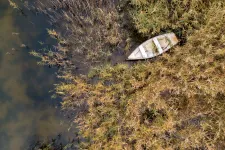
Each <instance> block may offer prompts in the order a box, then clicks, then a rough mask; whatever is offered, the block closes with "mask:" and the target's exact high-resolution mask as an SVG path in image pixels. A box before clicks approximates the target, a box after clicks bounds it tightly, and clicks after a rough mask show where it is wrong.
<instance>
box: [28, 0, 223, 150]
mask: <svg viewBox="0 0 225 150" xmlns="http://www.w3.org/2000/svg"><path fill="white" fill-rule="evenodd" d="M46 6H48V7H47V9H45V8H46ZM35 8H37V10H38V11H39V12H42V13H44V14H46V15H48V16H49V17H50V18H51V23H52V24H53V25H54V26H55V29H54V30H48V32H49V34H50V35H51V36H52V37H53V38H55V39H57V40H58V43H59V44H58V46H57V47H56V50H55V51H50V52H48V53H45V54H40V53H37V52H32V54H33V55H35V56H38V57H41V58H42V62H43V63H44V64H48V65H49V64H51V65H52V66H58V67H59V68H61V69H60V70H59V74H60V75H59V77H60V78H63V79H64V80H65V81H64V82H63V83H61V84H57V85H56V94H58V95H60V96H62V97H63V102H62V108H63V109H65V110H72V111H74V112H76V118H75V122H77V123H78V125H79V129H80V136H81V137H82V138H84V140H83V142H81V144H80V145H79V146H80V148H83V149H117V150H118V149H143V150H145V149H168V150H169V149H177V150H178V149H196V150H197V149H205V150H207V149H218V150H219V149H225V111H224V110H225V88H224V87H225V73H224V64H225V44H224V43H225V30H224V26H225V2H224V1H223V0H206V1H205V0H182V1H181V0H170V1H167V0H162V1H148V0H126V1H123V2H122V1H121V2H120V1H110V2H109V1H104V0H103V1H99V2H96V1H92V0H85V1H81V0H77V1H70V0H65V1H54V2H53V1H42V0H39V3H38V4H37V5H36V7H35ZM121 9H122V10H121ZM124 15H129V16H128V18H131V19H132V21H131V22H133V23H131V24H130V26H133V27H132V28H134V29H135V30H134V31H137V32H139V33H140V34H141V36H143V37H146V36H149V37H151V36H153V35H157V34H160V33H165V32H169V31H174V32H175V33H176V34H177V35H178V37H180V38H181V40H183V39H185V43H183V44H182V46H177V47H175V48H174V49H172V50H171V51H170V52H168V53H165V54H163V55H162V56H159V57H157V58H155V59H154V60H150V61H141V62H137V63H135V64H134V65H130V64H128V63H120V64H117V65H110V64H108V65H101V66H100V65H95V67H92V69H91V70H90V72H89V73H88V74H87V75H78V76H77V75H75V73H74V72H75V71H76V70H75V69H74V66H73V65H76V63H77V62H76V61H83V62H89V61H90V62H92V63H93V62H95V61H96V60H98V61H100V62H103V60H105V59H104V58H107V57H106V56H109V53H110V52H112V51H113V50H114V49H116V48H117V47H118V45H119V44H120V43H121V42H122V41H126V42H127V41H129V40H130V39H131V38H132V36H130V35H131V34H130V33H129V34H128V31H127V30H126V29H125V28H124V27H123V26H122V25H121V24H123V23H124V22H123V17H124ZM126 23H127V22H126ZM126 23H124V24H126ZM132 34H133V33H132ZM136 38H137V37H136ZM127 44H129V42H127ZM78 55H79V56H78ZM80 57H81V58H80ZM76 59H78V60H76ZM80 59H81V60H80ZM88 64H89V63H88Z"/></svg>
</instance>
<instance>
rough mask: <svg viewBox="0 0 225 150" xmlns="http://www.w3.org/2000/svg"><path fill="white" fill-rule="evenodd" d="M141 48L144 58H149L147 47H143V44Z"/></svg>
mask: <svg viewBox="0 0 225 150" xmlns="http://www.w3.org/2000/svg"><path fill="white" fill-rule="evenodd" d="M139 49H140V52H141V55H142V57H143V58H148V55H147V53H146V52H145V48H144V47H143V45H140V46H139Z"/></svg>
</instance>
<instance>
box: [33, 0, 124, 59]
mask: <svg viewBox="0 0 225 150" xmlns="http://www.w3.org/2000/svg"><path fill="white" fill-rule="evenodd" d="M116 4H117V1H115V0H112V1H99V2H97V1H95V2H94V1H92V0H85V1H83V0H78V1H76V2H75V1H71V0H66V1H59V0H56V1H54V2H53V1H45V0H38V1H37V2H36V3H35V6H33V7H34V8H35V9H36V10H37V11H38V12H39V13H42V14H45V15H47V16H48V17H49V22H50V23H51V24H52V26H53V27H54V30H48V33H49V34H50V35H51V36H52V37H53V38H55V39H57V40H58V41H59V45H58V46H57V49H58V50H59V52H60V51H65V50H67V51H66V53H67V54H66V56H68V55H70V56H71V57H72V58H74V59H75V57H76V56H77V55H80V56H82V57H83V61H84V62H85V61H86V62H87V61H90V62H92V63H93V62H99V61H101V60H102V61H103V60H107V59H108V58H109V56H111V53H112V52H113V51H114V50H115V48H116V46H117V45H118V44H120V42H121V41H122V36H123V34H121V33H122V29H121V28H120V24H119V15H118V12H117V10H116ZM71 61H72V62H75V61H76V60H71ZM80 61H82V60H80Z"/></svg>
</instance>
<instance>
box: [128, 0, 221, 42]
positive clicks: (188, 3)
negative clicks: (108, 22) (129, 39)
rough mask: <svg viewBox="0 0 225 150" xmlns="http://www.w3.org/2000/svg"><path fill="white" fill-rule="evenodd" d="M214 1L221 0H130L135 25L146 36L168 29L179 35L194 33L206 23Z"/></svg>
mask: <svg viewBox="0 0 225 150" xmlns="http://www.w3.org/2000/svg"><path fill="white" fill-rule="evenodd" d="M213 2H218V3H220V2H223V1H221V0H207V1H205V0H169V1H168V0H161V1H148V0H130V3H131V5H133V7H132V9H130V14H131V15H132V18H133V21H134V24H135V27H136V28H137V30H138V31H139V32H140V33H142V34H143V35H145V36H153V35H156V34H158V33H160V32H165V31H168V30H171V31H174V32H176V33H177V35H179V37H182V38H186V35H190V34H193V31H195V30H197V29H200V28H201V27H202V25H204V24H205V23H206V20H205V19H206V18H205V15H206V14H207V12H208V10H209V8H210V7H211V4H212V3H213Z"/></svg>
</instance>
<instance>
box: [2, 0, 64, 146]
mask: <svg viewBox="0 0 225 150" xmlns="http://www.w3.org/2000/svg"><path fill="white" fill-rule="evenodd" d="M18 1H19V0H18ZM46 28H50V27H49V26H48V25H47V23H46V20H45V18H44V17H43V16H35V15H33V16H32V14H28V17H24V16H23V15H21V14H20V13H19V11H17V10H15V9H14V10H13V9H12V8H11V7H10V6H9V4H8V1H7V0H0V149H4V150H20V149H24V148H26V147H27V145H28V144H29V142H31V143H32V141H35V140H38V139H42V138H51V137H54V136H56V135H58V134H59V133H61V134H67V128H68V125H67V124H66V123H65V121H64V123H62V122H63V121H62V120H63V118H62V114H60V110H59V107H58V106H59V103H60V100H59V99H51V95H52V94H53V93H50V92H49V91H50V90H52V89H53V88H54V87H53V84H55V83H56V77H55V76H56V75H55V73H54V72H55V70H54V69H49V68H48V67H43V66H38V65H37V59H36V58H34V57H32V56H30V55H29V54H28V52H29V51H31V50H32V49H40V48H41V47H48V46H49V45H50V44H52V42H53V41H52V40H51V39H50V38H48V36H47V33H46ZM38 41H44V43H45V44H44V45H41V44H39V42H38ZM22 44H25V45H27V46H28V47H21V45H22Z"/></svg>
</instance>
